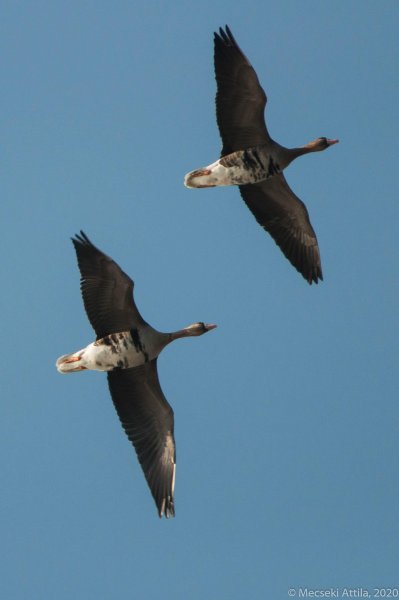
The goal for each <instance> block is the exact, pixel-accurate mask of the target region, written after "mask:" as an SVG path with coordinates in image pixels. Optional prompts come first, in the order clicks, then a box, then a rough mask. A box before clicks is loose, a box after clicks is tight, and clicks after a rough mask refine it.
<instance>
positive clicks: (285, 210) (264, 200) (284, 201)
mask: <svg viewBox="0 0 399 600" xmlns="http://www.w3.org/2000/svg"><path fill="white" fill-rule="evenodd" d="M240 193H241V196H242V197H243V199H244V200H245V203H246V205H247V206H248V208H249V209H250V211H251V212H252V213H253V215H254V217H255V219H256V220H257V221H258V223H259V224H260V225H262V227H264V228H265V229H266V231H268V232H269V233H270V235H271V236H272V238H273V239H274V241H275V242H276V244H278V245H279V246H280V248H281V250H282V251H283V253H284V254H285V256H286V257H287V258H288V260H289V261H290V262H291V263H292V264H293V265H294V267H295V268H296V269H297V270H298V271H299V272H300V273H301V274H302V275H303V277H304V278H305V279H306V280H307V281H308V282H309V283H310V284H311V283H312V282H313V281H314V282H315V283H318V280H319V279H321V280H322V279H323V274H322V270H321V262H320V252H319V246H318V243H317V238H316V234H315V232H314V229H313V227H312V225H311V224H310V220H309V214H308V211H307V209H306V206H305V205H304V203H303V202H302V201H301V200H300V199H299V198H298V196H296V195H295V194H294V192H293V191H292V190H291V188H290V187H289V185H288V183H287V181H286V179H285V177H284V175H283V174H282V173H278V174H277V175H273V177H269V179H265V180H264V181H261V182H259V183H253V184H249V185H241V186H240Z"/></svg>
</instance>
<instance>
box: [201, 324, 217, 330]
mask: <svg viewBox="0 0 399 600" xmlns="http://www.w3.org/2000/svg"><path fill="white" fill-rule="evenodd" d="M204 327H205V329H206V330H207V331H210V330H211V329H215V327H217V325H214V324H213V323H205V324H204Z"/></svg>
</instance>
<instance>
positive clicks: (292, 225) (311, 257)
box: [184, 25, 338, 284]
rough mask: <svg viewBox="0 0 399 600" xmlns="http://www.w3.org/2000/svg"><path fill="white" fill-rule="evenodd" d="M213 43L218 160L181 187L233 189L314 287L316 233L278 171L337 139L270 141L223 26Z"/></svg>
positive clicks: (252, 82)
mask: <svg viewBox="0 0 399 600" xmlns="http://www.w3.org/2000/svg"><path fill="white" fill-rule="evenodd" d="M214 44H215V54H214V59H215V74H216V82H217V93H216V118H217V123H218V127H219V131H220V135H221V138H222V142H223V148H222V152H221V158H220V159H219V160H217V161H216V162H214V163H212V164H211V165H208V166H207V167H204V168H201V169H196V170H195V171H191V172H190V173H188V174H187V175H186V176H185V179H184V184H185V185H186V187H189V188H203V187H215V186H219V185H238V186H239V188H240V193H241V196H242V197H243V199H244V201H245V202H246V204H247V206H248V208H249V209H250V210H251V212H252V213H253V215H254V216H255V218H256V220H257V221H258V223H259V224H260V225H261V226H262V227H264V229H266V231H268V232H269V233H270V235H271V236H272V237H273V239H274V240H275V242H276V243H277V244H278V245H279V246H280V248H281V250H282V251H283V253H284V254H285V256H286V257H287V258H288V260H289V261H290V262H291V263H292V264H293V266H294V267H295V268H296V269H297V270H298V271H299V272H300V273H301V274H302V275H303V277H304V278H305V279H306V280H307V281H308V282H309V283H310V284H311V283H312V282H313V281H314V282H315V283H318V280H319V279H321V280H322V279H323V274H322V270H321V263H320V253H319V247H318V244H317V238H316V234H315V232H314V230H313V227H312V225H311V224H310V221H309V215H308V211H307V209H306V206H305V205H304V203H303V202H302V201H301V200H300V199H299V198H298V197H297V196H296V195H295V194H294V192H293V191H292V190H291V188H290V187H289V185H288V183H287V181H286V179H285V177H284V175H283V173H282V171H283V170H284V169H285V168H286V167H287V166H288V165H289V164H290V163H291V162H292V161H293V160H294V159H295V158H297V157H298V156H302V155H303V154H308V153H309V152H320V151H321V150H325V149H326V148H329V147H330V146H332V145H333V144H336V143H337V142H338V140H331V139H327V138H326V137H320V138H317V139H316V140H314V141H312V142H309V143H308V144H306V145H305V146H301V147H299V148H285V147H284V146H281V145H280V144H278V143H277V142H275V141H274V140H272V138H271V137H270V135H269V133H268V131H267V128H266V123H265V117H264V110H265V106H266V102H267V97H266V94H265V92H264V90H263V89H262V87H261V85H260V83H259V80H258V77H257V75H256V73H255V70H254V69H253V67H252V65H251V63H250V62H249V60H248V59H247V58H246V56H245V55H244V54H243V52H242V51H241V49H240V48H239V46H238V44H237V42H236V41H235V39H234V37H233V35H232V33H231V31H230V29H229V27H228V26H227V25H226V30H225V31H224V30H223V29H221V28H220V29H219V33H215V34H214Z"/></svg>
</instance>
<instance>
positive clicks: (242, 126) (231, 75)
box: [214, 25, 270, 156]
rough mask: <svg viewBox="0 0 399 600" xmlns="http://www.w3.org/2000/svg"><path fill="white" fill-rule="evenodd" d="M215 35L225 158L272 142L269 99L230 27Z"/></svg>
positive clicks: (219, 110)
mask: <svg viewBox="0 0 399 600" xmlns="http://www.w3.org/2000/svg"><path fill="white" fill-rule="evenodd" d="M214 35H215V37H214V49H215V53H214V61H215V76H216V82H217V93H216V118H217V123H218V127H219V131H220V135H221V137H222V141H223V149H222V156H224V155H225V154H230V153H231V152H235V151H236V150H245V149H246V148H250V147H252V146H258V145H260V144H266V143H268V142H269V141H270V137H269V134H268V132H267V129H266V124H265V117H264V111H265V106H266V101H267V98H266V94H265V92H264V91H263V89H262V87H261V85H260V83H259V80H258V77H257V75H256V73H255V70H254V68H253V67H252V65H251V63H250V62H249V60H248V59H247V58H246V56H245V55H244V54H243V52H242V51H241V49H240V48H239V46H238V44H237V42H236V41H235V39H234V37H233V35H232V33H231V31H230V29H229V28H228V27H227V25H226V31H224V30H223V29H219V33H215V34H214Z"/></svg>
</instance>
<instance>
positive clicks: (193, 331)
mask: <svg viewBox="0 0 399 600" xmlns="http://www.w3.org/2000/svg"><path fill="white" fill-rule="evenodd" d="M215 327H217V325H214V324H213V323H203V322H202V321H200V322H199V323H193V324H192V325H189V326H188V327H185V328H184V329H183V331H185V332H186V335H187V336H196V335H203V334H204V333H206V332H207V331H211V329H215Z"/></svg>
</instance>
